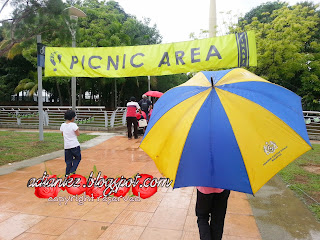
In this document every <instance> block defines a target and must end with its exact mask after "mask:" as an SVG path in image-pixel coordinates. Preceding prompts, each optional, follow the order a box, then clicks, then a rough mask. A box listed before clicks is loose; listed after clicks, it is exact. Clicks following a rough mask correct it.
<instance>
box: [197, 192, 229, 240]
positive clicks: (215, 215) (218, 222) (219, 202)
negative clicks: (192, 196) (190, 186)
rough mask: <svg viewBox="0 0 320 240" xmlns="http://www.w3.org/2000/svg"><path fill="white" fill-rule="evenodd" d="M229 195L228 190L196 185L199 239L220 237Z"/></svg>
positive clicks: (212, 239)
mask: <svg viewBox="0 0 320 240" xmlns="http://www.w3.org/2000/svg"><path fill="white" fill-rule="evenodd" d="M229 195H230V190H224V189H220V188H211V187H197V203H196V215H197V217H198V220H197V223H198V228H199V233H200V239H201V240H221V239H222V235H223V227H224V219H225V216H226V212H227V204H228V198H229ZM209 220H210V222H209Z"/></svg>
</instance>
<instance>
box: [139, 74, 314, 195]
mask: <svg viewBox="0 0 320 240" xmlns="http://www.w3.org/2000/svg"><path fill="white" fill-rule="evenodd" d="M140 147H141V148H142V149H143V150H144V151H145V152H146V153H147V154H148V155H149V156H150V157H151V158H152V159H153V160H154V162H155V164H156V165H157V168H158V169H159V171H160V172H161V173H162V174H163V175H164V176H166V177H168V178H170V179H171V180H173V187H174V188H179V187H187V186H205V187H216V188H223V189H230V190H234V191H239V192H245V193H251V194H254V193H256V192H257V191H258V190H259V189H260V188H261V187H262V186H263V185H264V184H265V183H266V182H267V181H268V180H269V179H271V178H272V177H273V176H274V175H275V174H276V173H277V172H279V171H280V170H281V169H282V168H284V167H285V166H287V165H288V164H289V163H290V162H292V161H293V160H294V159H296V158H297V157H299V156H300V155H302V154H303V153H305V152H307V151H308V150H310V149H311V144H310V141H309V138H308V134H307V130H306V126H305V123H304V119H303V113H302V108H301V99H300V97H299V96H297V95H296V94H294V93H293V92H291V91H289V90H287V89H285V88H283V87H281V86H278V85H276V84H273V83H271V82H269V81H267V80H264V79H263V78H261V77H258V76H256V75H255V74H253V73H251V72H249V71H247V70H244V69H241V68H236V69H231V70H223V71H213V72H200V73H198V74H196V75H195V76H194V77H193V78H191V79H190V80H189V81H187V82H186V83H184V84H182V85H180V86H178V87H175V88H173V89H171V90H169V91H167V92H166V93H165V94H164V95H163V96H162V97H161V98H160V99H159V100H158V101H157V103H156V104H155V108H154V110H153V112H152V116H151V119H150V122H149V124H148V127H147V130H146V133H145V135H144V138H143V140H142V142H141V145H140Z"/></svg>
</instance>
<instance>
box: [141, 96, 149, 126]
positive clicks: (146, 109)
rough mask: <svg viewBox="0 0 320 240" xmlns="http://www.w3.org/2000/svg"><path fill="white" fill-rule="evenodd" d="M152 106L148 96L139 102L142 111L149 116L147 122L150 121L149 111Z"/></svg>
mask: <svg viewBox="0 0 320 240" xmlns="http://www.w3.org/2000/svg"><path fill="white" fill-rule="evenodd" d="M151 105H152V102H151V101H150V100H149V99H148V98H147V95H145V94H143V95H142V99H141V100H140V101H139V106H140V107H141V110H142V111H144V112H145V113H146V115H147V121H148V120H149V109H150V106H151Z"/></svg>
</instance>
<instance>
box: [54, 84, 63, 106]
mask: <svg viewBox="0 0 320 240" xmlns="http://www.w3.org/2000/svg"><path fill="white" fill-rule="evenodd" d="M56 86H57V90H58V95H59V104H60V106H63V99H62V94H61V89H60V84H59V82H58V81H56Z"/></svg>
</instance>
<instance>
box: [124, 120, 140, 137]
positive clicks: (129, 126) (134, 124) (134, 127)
mask: <svg viewBox="0 0 320 240" xmlns="http://www.w3.org/2000/svg"><path fill="white" fill-rule="evenodd" d="M132 124H133V134H134V138H138V121H137V118H136V117H127V128H128V138H132V129H131V128H132Z"/></svg>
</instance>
